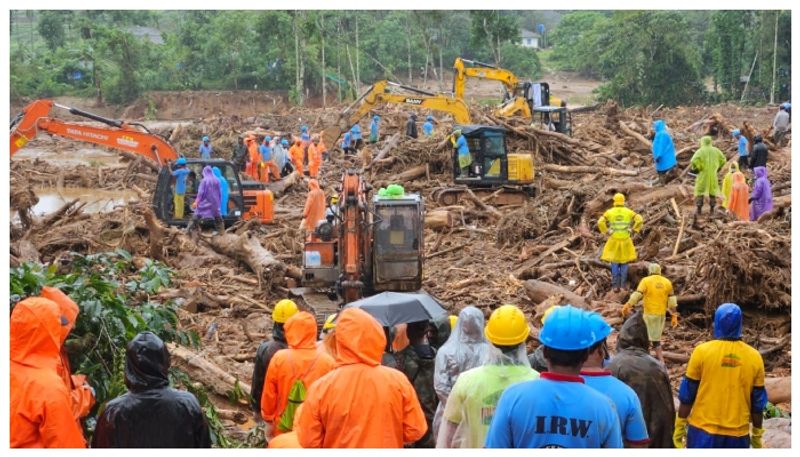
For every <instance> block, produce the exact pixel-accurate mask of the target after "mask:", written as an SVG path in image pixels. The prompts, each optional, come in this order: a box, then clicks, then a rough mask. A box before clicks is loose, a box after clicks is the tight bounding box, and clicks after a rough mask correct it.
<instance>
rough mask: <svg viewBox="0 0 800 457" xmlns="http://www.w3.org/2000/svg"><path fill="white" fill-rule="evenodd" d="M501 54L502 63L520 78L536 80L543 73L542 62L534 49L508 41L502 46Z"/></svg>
mask: <svg viewBox="0 0 800 457" xmlns="http://www.w3.org/2000/svg"><path fill="white" fill-rule="evenodd" d="M500 54H501V55H502V60H501V62H500V65H501V66H502V67H503V68H507V69H509V70H511V71H512V72H514V74H515V75H517V77H518V78H522V79H534V80H535V79H538V78H539V77H540V76H541V75H542V64H541V62H539V56H538V55H537V54H536V51H534V50H533V49H531V48H526V47H524V46H520V45H517V44H514V43H511V42H507V43H505V44H503V45H502V46H501V47H500Z"/></svg>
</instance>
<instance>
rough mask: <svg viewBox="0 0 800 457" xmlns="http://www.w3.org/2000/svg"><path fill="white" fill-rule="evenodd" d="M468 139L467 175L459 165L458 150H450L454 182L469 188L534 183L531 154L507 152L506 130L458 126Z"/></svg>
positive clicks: (456, 127)
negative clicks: (470, 162)
mask: <svg viewBox="0 0 800 457" xmlns="http://www.w3.org/2000/svg"><path fill="white" fill-rule="evenodd" d="M455 129H461V134H462V135H464V137H465V138H466V139H467V146H469V152H470V155H471V156H472V164H471V165H470V166H469V171H468V173H467V175H466V176H463V175H462V170H461V169H460V168H459V164H458V153H457V152H456V151H455V150H453V154H452V158H453V176H455V179H454V181H455V183H456V184H465V185H467V186H468V187H497V186H502V185H506V184H515V185H516V184H530V183H532V182H533V158H532V157H531V155H530V154H509V153H508V149H507V146H506V132H507V130H506V129H505V128H503V127H498V126H494V125H457V126H455Z"/></svg>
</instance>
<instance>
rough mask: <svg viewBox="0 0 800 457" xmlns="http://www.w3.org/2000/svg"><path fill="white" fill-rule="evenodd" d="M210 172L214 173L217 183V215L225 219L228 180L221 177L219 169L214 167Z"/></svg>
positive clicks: (226, 213) (228, 191)
mask: <svg viewBox="0 0 800 457" xmlns="http://www.w3.org/2000/svg"><path fill="white" fill-rule="evenodd" d="M211 170H212V171H213V172H214V177H216V178H217V181H219V214H220V216H222V217H225V216H227V215H228V198H229V193H230V190H229V186H228V180H227V179H225V177H224V176H222V170H220V169H219V167H214V168H212V169H211Z"/></svg>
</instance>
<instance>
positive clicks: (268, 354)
mask: <svg viewBox="0 0 800 457" xmlns="http://www.w3.org/2000/svg"><path fill="white" fill-rule="evenodd" d="M288 347H289V344H288V343H287V342H286V334H285V333H284V332H283V324H275V326H274V327H273V328H272V341H265V342H263V343H261V344H260V345H259V346H258V350H256V361H255V365H254V366H253V382H252V383H251V384H250V389H251V394H250V408H251V409H252V410H253V412H255V413H257V414H261V391H262V390H264V378H266V377H267V368H269V362H270V361H271V360H272V356H274V355H275V353H276V352H278V351H280V350H281V349H286V348H288Z"/></svg>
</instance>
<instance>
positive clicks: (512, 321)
mask: <svg viewBox="0 0 800 457" xmlns="http://www.w3.org/2000/svg"><path fill="white" fill-rule="evenodd" d="M530 331H531V329H530V328H529V327H528V322H527V321H526V320H525V315H524V314H523V313H522V310H521V309H519V308H518V307H516V306H514V305H503V306H501V307H499V308H497V309H496V310H494V311H493V312H492V315H491V316H490V317H489V322H487V323H486V330H484V333H485V334H486V338H487V339H488V340H489V341H490V342H491V343H492V344H495V345H497V346H516V345H517V344H520V343H522V342H524V341H525V340H526V339H527V338H528V334H529V333H530Z"/></svg>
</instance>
